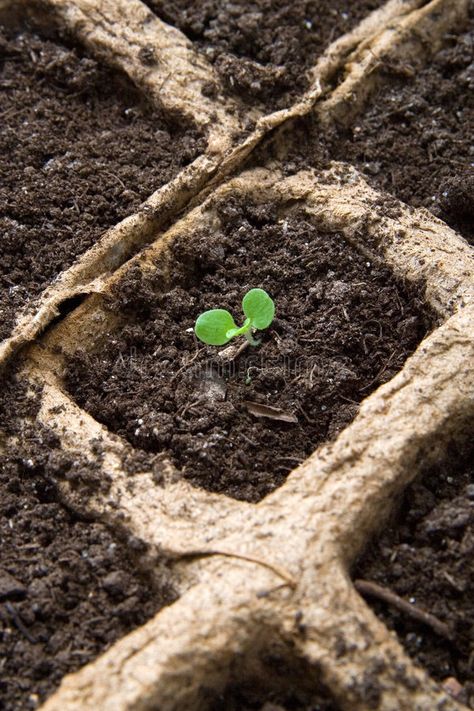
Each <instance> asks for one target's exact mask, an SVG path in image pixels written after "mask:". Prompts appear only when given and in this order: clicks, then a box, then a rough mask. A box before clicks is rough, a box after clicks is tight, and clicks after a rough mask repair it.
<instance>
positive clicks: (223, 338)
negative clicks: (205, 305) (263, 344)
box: [194, 289, 275, 346]
mask: <svg viewBox="0 0 474 711" xmlns="http://www.w3.org/2000/svg"><path fill="white" fill-rule="evenodd" d="M242 309H243V312H244V314H245V316H246V319H245V321H244V323H243V325H242V326H237V325H236V323H235V321H234V319H233V318H232V316H231V314H230V313H229V312H228V311H226V310H225V309H211V311H205V312H204V313H203V314H201V315H200V316H199V317H198V319H197V321H196V324H195V326H194V332H195V334H196V336H197V337H198V338H199V340H200V341H202V342H203V343H207V344H208V345H210V346H223V345H224V344H226V343H228V342H229V341H230V340H231V339H232V338H235V337H236V336H245V337H246V338H247V340H248V341H249V342H250V343H251V344H252V346H258V344H259V343H260V341H256V340H255V339H254V338H253V337H252V332H253V331H254V330H259V331H261V330H262V329H264V328H268V327H269V325H270V324H271V322H272V321H273V317H274V316H275V304H274V303H273V301H272V299H271V298H270V297H269V296H268V294H267V292H266V291H264V290H263V289H250V291H248V292H247V293H246V294H245V296H244V298H243V299H242Z"/></svg>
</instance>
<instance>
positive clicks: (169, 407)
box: [66, 199, 431, 501]
mask: <svg viewBox="0 0 474 711" xmlns="http://www.w3.org/2000/svg"><path fill="white" fill-rule="evenodd" d="M218 209H219V212H220V220H221V228H220V230H217V231H215V232H214V233H201V234H198V233H196V234H194V235H193V236H192V237H191V238H190V237H189V236H187V237H186V239H184V238H183V239H179V240H178V241H176V242H175V243H174V245H173V246H172V247H171V249H172V258H171V264H172V274H171V279H169V282H170V284H169V288H166V287H165V288H164V291H163V281H164V280H165V279H166V277H165V276H164V266H163V265H160V264H157V265H156V272H152V273H151V275H148V276H146V277H143V275H142V273H141V271H140V270H139V269H138V268H136V270H135V271H132V272H130V273H129V274H128V276H127V277H126V279H125V280H124V281H123V282H122V283H121V284H120V288H117V293H116V300H115V303H112V304H111V306H110V308H112V309H116V310H118V311H120V312H121V313H122V314H125V315H126V316H127V319H128V320H127V323H126V324H125V325H124V326H122V327H121V329H119V330H118V331H117V332H116V333H113V334H109V336H108V338H107V340H105V341H104V344H103V346H102V347H101V348H100V352H95V353H87V352H84V351H81V352H78V353H77V354H76V355H75V357H73V358H71V359H70V361H69V363H68V369H67V373H66V383H67V387H68V389H69V391H70V392H71V394H72V395H73V397H74V398H75V399H76V401H77V402H78V403H79V405H81V406H82V407H84V408H85V409H86V410H87V411H88V412H90V413H91V414H92V416H93V417H95V418H96V419H97V420H99V421H100V422H102V423H104V424H105V425H106V426H107V427H108V428H109V429H110V430H112V431H113V432H116V433H118V434H120V435H121V436H123V437H125V438H126V439H128V440H129V441H130V442H131V443H132V444H133V445H134V446H135V447H139V448H141V449H143V450H146V451H151V452H160V451H164V452H166V453H167V455H168V456H169V457H170V458H171V459H172V461H173V462H174V463H175V465H176V466H177V468H178V469H179V470H180V471H181V473H182V475H183V476H184V477H186V478H187V479H189V480H190V481H191V482H193V483H194V484H195V485H197V486H201V487H204V488H206V489H208V490H211V491H216V492H225V493H226V494H228V495H230V496H233V497H235V498H237V499H244V500H248V501H258V500H260V499H261V498H262V497H264V496H265V495H266V494H268V493H269V492H270V491H272V490H273V489H275V488H276V487H277V486H279V485H280V484H281V483H282V482H283V481H284V480H285V478H286V476H287V474H288V473H289V472H290V471H291V469H293V468H294V467H295V466H297V465H298V464H299V463H300V462H302V461H303V460H304V459H305V458H306V457H307V456H308V455H309V454H310V453H311V452H313V451H314V450H315V449H316V447H317V446H318V445H319V444H320V443H321V442H324V441H325V440H327V439H331V438H333V437H335V436H336V435H337V434H338V433H339V432H340V431H341V430H342V429H343V428H344V427H345V426H346V425H347V424H348V423H349V422H350V421H351V420H352V419H353V417H354V416H355V414H356V413H357V410H358V404H359V403H360V401H361V400H362V399H363V398H365V397H366V396H367V395H369V394H370V392H371V391H372V390H374V389H375V388H376V387H378V385H380V384H381V383H382V382H385V381H387V380H389V379H390V378H391V377H392V376H393V375H394V374H395V373H396V372H397V371H398V370H399V369H400V368H401V366H402V365H403V363H404V361H405V359H406V358H407V356H408V355H409V354H410V353H411V352H412V351H413V350H414V349H415V347H416V346H417V344H418V343H419V341H420V340H421V338H422V337H423V336H424V335H425V333H426V330H427V328H428V327H429V324H430V323H431V320H430V319H431V317H430V315H429V314H428V313H427V311H426V310H425V309H424V308H423V306H422V301H421V299H422V289H421V287H420V288H415V287H413V286H409V285H403V284H401V283H399V282H397V281H396V280H395V279H394V278H393V276H392V275H391V273H390V272H389V271H388V270H387V269H386V268H385V267H383V266H380V265H377V264H371V263H370V262H367V258H365V257H363V256H361V254H359V253H358V252H357V251H356V250H355V249H354V248H352V247H351V246H350V245H349V244H348V243H347V242H346V241H345V240H344V239H343V238H342V237H341V236H340V235H338V234H327V233H324V232H322V231H320V230H318V229H317V228H316V227H315V226H314V225H312V224H310V223H309V222H308V221H307V220H306V219H305V216H304V215H303V214H301V213H298V212H295V213H294V214H293V215H292V216H291V217H286V218H281V219H280V218H279V216H278V207H277V206H275V205H272V204H264V205H252V204H250V203H245V202H243V201H242V202H239V201H237V199H231V200H229V201H227V202H226V203H225V204H221V205H220V207H219V208H218ZM256 286H258V287H261V288H263V289H265V290H266V291H267V292H268V293H269V294H270V295H271V296H272V297H273V298H274V300H275V303H276V318H275V320H274V322H273V324H272V325H271V327H270V328H269V329H268V330H267V331H265V332H263V333H262V334H261V339H262V342H261V345H260V346H259V347H250V346H249V347H248V348H246V350H244V351H243V352H242V353H241V354H240V355H239V356H238V357H237V358H235V359H234V360H233V361H231V362H230V363H227V364H224V365H223V363H222V359H221V358H220V357H219V355H218V354H219V351H220V350H222V349H218V348H212V347H208V346H204V345H203V344H202V343H199V342H198V341H197V340H196V338H195V336H194V334H193V332H192V328H193V326H194V322H195V319H196V317H197V316H198V315H199V314H200V313H201V312H203V311H206V310H207V309H211V308H227V309H229V310H230V312H231V313H232V314H233V315H234V318H235V319H236V321H237V322H239V321H240V319H241V314H242V309H241V299H242V297H243V296H244V294H245V293H246V291H247V290H248V289H250V288H252V287H256ZM241 342H243V344H244V346H245V339H243V338H242V339H241ZM234 343H236V342H234ZM237 345H238V344H237ZM262 405H264V406H267V407H269V408H275V409H274V410H271V409H270V410H265V408H262V407H261V406H262Z"/></svg>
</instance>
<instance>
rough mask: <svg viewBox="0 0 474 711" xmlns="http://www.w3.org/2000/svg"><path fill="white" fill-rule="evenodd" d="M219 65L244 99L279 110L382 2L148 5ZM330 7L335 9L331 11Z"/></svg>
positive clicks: (207, 0) (208, 0)
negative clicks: (326, 54)
mask: <svg viewBox="0 0 474 711" xmlns="http://www.w3.org/2000/svg"><path fill="white" fill-rule="evenodd" d="M145 2H146V4H147V5H148V6H149V7H150V8H151V9H152V10H153V11H154V12H155V13H156V14H157V15H158V16H159V17H161V18H162V19H163V20H165V21H166V22H168V23H170V24H172V25H175V26H176V27H178V28H179V29H180V30H181V31H182V32H184V34H185V35H187V37H189V39H191V40H193V42H195V45H196V46H197V47H198V48H199V49H201V50H202V51H203V52H204V53H205V55H206V57H207V59H208V60H209V61H211V62H212V63H214V65H215V67H216V68H217V71H218V73H219V74H220V76H221V77H222V79H223V81H224V84H225V86H227V88H228V89H229V90H230V91H231V92H235V93H237V94H239V95H240V96H241V98H244V99H251V100H253V101H259V100H263V101H265V102H266V103H268V104H269V105H270V106H273V107H277V106H283V105H287V104H289V103H290V101H291V100H292V99H294V98H295V97H296V95H297V94H298V93H299V92H302V91H303V90H304V89H306V88H307V86H308V80H307V76H306V72H307V70H308V69H309V68H310V67H312V66H313V65H314V64H315V63H316V61H317V58H318V56H319V55H320V54H321V53H322V52H323V51H324V49H326V47H327V46H328V45H329V44H330V43H331V42H332V41H333V40H335V39H337V38H338V37H339V36H340V35H342V34H344V33H345V32H348V31H349V30H351V29H352V28H353V27H354V26H355V25H356V24H357V23H358V22H360V21H361V20H362V19H363V18H364V17H365V16H366V15H368V14H369V12H370V11H371V10H374V9H375V8H377V7H379V6H380V5H382V0H364V1H362V2H351V0H332V2H331V3H327V2H323V1H322V0H304V2H296V3H295V2H291V0H252V1H251V2H249V0H235V1H234V2H225V1H224V0H200V2H196V0H173V2H169V1H168V0H145ZM328 4H330V7H328Z"/></svg>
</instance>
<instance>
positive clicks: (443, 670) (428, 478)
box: [354, 449, 474, 708]
mask: <svg viewBox="0 0 474 711" xmlns="http://www.w3.org/2000/svg"><path fill="white" fill-rule="evenodd" d="M472 454H473V452H472V449H471V451H470V452H469V453H467V454H465V456H464V460H463V461H462V462H461V463H459V452H457V451H455V450H454V449H453V451H452V453H451V455H452V460H451V461H446V462H444V463H440V464H439V465H438V466H436V467H434V468H433V469H431V470H429V471H428V472H426V474H425V475H424V476H423V477H422V478H421V479H420V480H418V481H416V482H415V483H414V484H412V485H411V486H410V487H409V488H408V490H407V491H406V493H405V495H404V497H403V501H402V504H401V508H400V511H399V513H398V515H397V517H396V518H395V520H394V521H392V524H391V525H390V526H388V527H387V529H386V531H385V532H384V533H383V535H382V536H381V537H380V538H379V539H378V540H376V541H375V542H374V543H372V544H371V546H370V547H369V549H368V550H367V552H366V553H365V555H364V557H363V559H362V560H361V561H360V562H359V564H358V565H357V567H356V571H355V573H354V575H355V578H356V579H359V580H362V582H359V583H356V585H358V586H359V588H360V591H361V592H362V593H363V594H364V595H366V596H367V601H368V602H369V603H370V604H371V605H372V606H373V608H374V610H375V612H376V613H377V615H378V616H379V617H381V619H382V620H383V621H384V622H385V624H386V625H387V626H388V627H389V628H390V629H394V630H395V631H396V633H397V635H398V637H399V640H400V642H401V643H402V644H403V645H404V647H405V649H406V650H407V652H408V653H409V654H410V655H411V656H412V657H413V658H414V659H415V660H416V661H417V662H418V663H419V664H420V665H422V666H424V667H426V669H427V670H428V671H429V673H430V674H431V675H432V676H433V677H434V678H435V679H437V680H438V681H440V682H444V683H446V684H447V685H448V686H449V688H450V689H451V690H452V691H453V693H454V694H455V695H457V698H458V699H459V700H460V701H462V702H463V703H465V704H468V705H469V706H470V707H471V708H474V665H473V650H474V627H473V619H474V598H473V595H472V589H473V585H474V564H473V547H474V459H473V457H472ZM374 583H375V588H374V587H373V584H374ZM368 584H369V585H368ZM387 593H388V597H387ZM393 595H395V596H396V598H395V599H394V598H393ZM400 599H401V600H402V601H404V602H406V603H408V607H409V609H408V610H406V609H403V607H402V608H400V606H399V604H398V603H399V601H400ZM420 611H421V613H423V614H422V616H421V617H420V615H419V614H417V613H419V612H420ZM425 613H428V618H426V615H425ZM430 616H434V618H435V620H434V621H433V619H432V618H431V617H430Z"/></svg>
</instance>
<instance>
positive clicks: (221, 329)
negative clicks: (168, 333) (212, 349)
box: [194, 309, 237, 346]
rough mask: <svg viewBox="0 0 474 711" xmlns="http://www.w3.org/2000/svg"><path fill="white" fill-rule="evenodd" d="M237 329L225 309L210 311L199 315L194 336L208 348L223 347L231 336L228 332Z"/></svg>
mask: <svg viewBox="0 0 474 711" xmlns="http://www.w3.org/2000/svg"><path fill="white" fill-rule="evenodd" d="M232 329H237V326H236V324H235V321H234V319H233V318H232V316H231V314H230V313H229V312H228V311H226V310H225V309H211V310H210V311H205V312H204V313H203V314H201V315H200V316H199V317H198V319H197V321H196V324H195V326H194V332H195V334H196V336H197V337H198V338H199V339H200V340H201V341H203V343H207V344H208V345H210V346H223V345H224V344H226V343H228V342H229V341H230V339H231V338H232V335H230V336H229V335H228V332H229V331H232Z"/></svg>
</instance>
